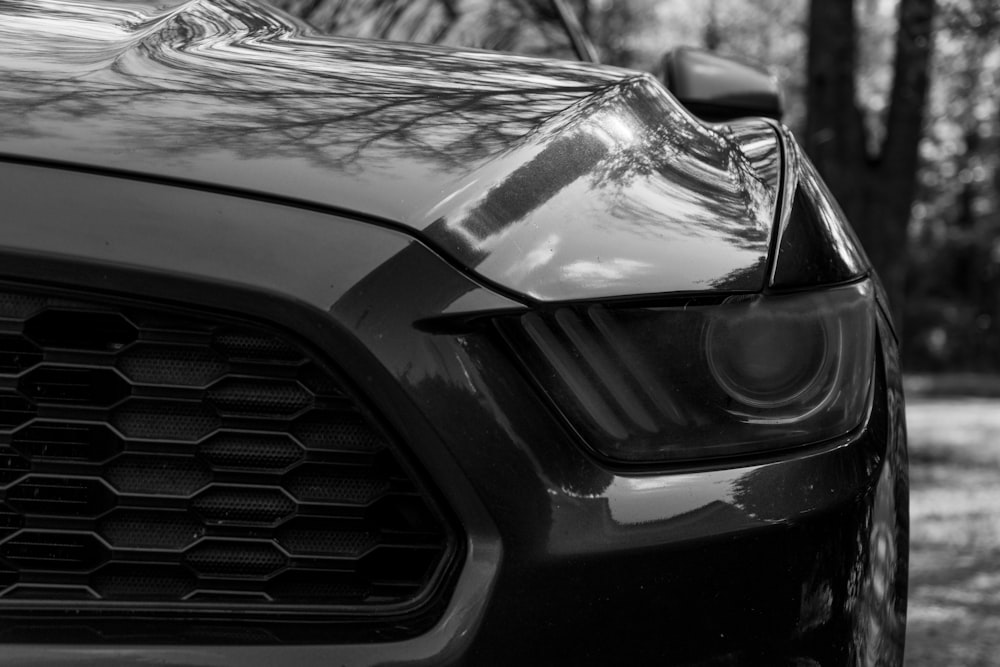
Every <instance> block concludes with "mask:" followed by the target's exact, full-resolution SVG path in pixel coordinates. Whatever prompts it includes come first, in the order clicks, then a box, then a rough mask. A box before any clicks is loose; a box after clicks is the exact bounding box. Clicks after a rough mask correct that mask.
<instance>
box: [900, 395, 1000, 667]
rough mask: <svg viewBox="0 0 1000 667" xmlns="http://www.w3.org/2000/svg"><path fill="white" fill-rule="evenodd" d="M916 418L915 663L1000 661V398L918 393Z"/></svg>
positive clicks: (911, 630)
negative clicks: (929, 395) (942, 396)
mask: <svg viewBox="0 0 1000 667" xmlns="http://www.w3.org/2000/svg"><path fill="white" fill-rule="evenodd" d="M913 393H914V394H919V392H913ZM907 422H908V428H909V435H910V481H911V482H910V483H911V495H910V517H911V535H910V548H911V554H910V606H909V624H908V628H907V646H906V656H907V659H906V665H907V666H908V667H930V666H931V665H933V666H934V667H947V666H950V665H962V666H963V667H965V666H971V665H1000V398H947V397H945V398H929V397H926V396H924V397H921V396H919V395H917V396H914V395H912V394H911V395H909V396H908V400H907Z"/></svg>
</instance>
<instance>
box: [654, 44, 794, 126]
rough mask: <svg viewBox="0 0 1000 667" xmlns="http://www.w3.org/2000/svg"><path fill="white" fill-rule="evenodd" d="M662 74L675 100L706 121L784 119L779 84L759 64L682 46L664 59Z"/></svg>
mask: <svg viewBox="0 0 1000 667" xmlns="http://www.w3.org/2000/svg"><path fill="white" fill-rule="evenodd" d="M660 75H661V77H662V79H663V82H664V83H665V84H666V85H667V88H668V89H669V90H670V92H672V93H673V94H674V97H676V98H677V100H678V101H679V102H680V103H681V104H683V105H684V106H685V107H687V109H688V110H689V111H691V113H693V114H694V115H696V116H698V117H699V118H701V119H703V120H707V121H724V120H732V119H733V118H739V117H741V116H768V117H770V118H775V119H779V120H780V119H781V112H782V108H781V91H780V89H779V88H778V82H777V81H776V80H775V78H774V77H773V76H771V74H769V73H768V72H767V70H765V69H764V68H763V67H760V66H759V65H753V64H750V63H744V62H740V61H738V60H734V59H732V58H726V57H724V56H720V55H717V54H715V53H712V52H711V51H704V50H702V49H694V48H690V47H681V48H678V49H674V50H673V51H670V52H669V53H667V55H666V56H664V58H663V62H662V70H661V72H660Z"/></svg>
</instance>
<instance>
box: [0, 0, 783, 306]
mask: <svg viewBox="0 0 1000 667" xmlns="http://www.w3.org/2000/svg"><path fill="white" fill-rule="evenodd" d="M0 63H2V64H3V68H4V71H3V72H2V73H0V77H2V79H0V153H2V154H3V155H5V156H6V157H7V158H8V159H22V160H23V159H29V160H42V161H53V162H57V163H62V164H69V165H75V166H77V167H81V168H95V169H102V170H112V171H118V172H126V173H129V174H134V175H138V176H142V177H152V178H159V179H170V180H179V181H184V182H188V183H194V184H198V185H200V186H209V187H221V188H226V189H235V190H239V191H242V192H246V193H250V194H252V195H254V196H261V197H273V198H279V199H282V200H285V201H293V202H296V203H298V204H302V205H307V206H312V207H323V208H329V209H332V210H336V211H339V212H341V213H348V214H352V215H355V216H358V217H362V218H364V219H367V220H371V221H373V222H378V223H381V224H388V225H392V226H395V227H397V228H399V227H401V228H405V229H406V230H407V231H408V232H410V233H413V234H415V235H417V236H418V237H419V238H421V239H422V240H423V241H424V242H425V243H427V244H428V245H431V246H432V247H434V248H436V249H437V250H438V251H439V252H440V253H442V254H443V255H445V256H446V257H447V258H449V259H451V260H452V261H453V262H455V263H457V264H460V265H461V266H462V267H463V268H464V269H466V270H471V271H473V272H475V273H476V274H478V276H479V277H480V278H481V279H482V280H483V281H485V282H487V283H492V284H493V285H494V286H495V287H498V288H502V289H503V290H505V291H507V292H508V293H512V294H516V295H519V296H522V297H527V298H530V299H537V300H542V301H555V300H571V299H589V298H598V297H601V298H603V297H624V296H634V295H649V294H662V293H677V292H705V291H720V290H721V291H753V290H758V289H760V288H761V287H762V286H763V283H764V279H765V265H766V262H767V252H768V247H769V239H770V237H771V231H772V228H773V221H774V217H775V207H776V204H775V202H776V199H777V191H778V181H779V178H778V174H779V172H780V164H779V163H780V153H781V151H780V145H779V143H780V140H779V138H778V135H777V133H776V132H775V130H774V128H772V126H770V125H768V124H767V123H766V122H765V121H763V120H760V121H744V122H741V123H736V124H732V125H728V126H712V127H709V126H705V125H703V124H701V123H699V122H698V121H697V120H696V119H694V118H693V117H692V116H690V115H689V114H688V113H687V112H686V111H685V110H684V109H683V108H682V107H680V105H679V104H678V103H677V102H676V101H675V100H674V99H673V98H672V97H671V96H670V95H669V94H668V93H667V92H666V91H665V90H664V89H663V88H662V86H660V84H659V83H657V82H656V81H654V80H653V79H652V78H650V77H648V76H646V75H642V74H637V73H634V72H630V71H626V70H619V69H614V68H607V67H600V66H596V65H591V64H585V63H572V62H564V61H554V60H543V59H536V58H529V57H521V56H516V55H511V54H500V53H493V52H484V51H472V50H456V49H447V48H439V47H429V46H424V45H414V44H399V43H390V42H377V41H368V40H351V39H340V38H330V37H326V36H321V35H318V34H316V33H315V32H313V31H311V30H310V29H309V28H307V27H305V26H302V25H300V24H298V23H297V22H295V21H294V20H293V19H290V18H288V17H287V16H285V15H284V14H282V13H279V12H276V11H274V10H271V9H269V8H267V7H265V6H262V5H258V4H256V3H253V2H247V1H245V0H194V1H193V2H185V3H177V2H173V3H169V2H168V3H159V4H155V3H154V4H142V3H127V2H126V3H113V4H112V3H107V4H102V3H101V2H99V1H97V0H88V1H87V2H85V3H84V2H76V1H72V0H69V1H65V2H63V1H61V0H48V1H47V2H45V3H38V2H37V0H24V1H21V0H13V1H11V0H8V1H6V2H4V3H2V5H0ZM178 215H183V211H178ZM275 224H280V221H275ZM332 224H333V223H332ZM293 259H294V258H290V260H293Z"/></svg>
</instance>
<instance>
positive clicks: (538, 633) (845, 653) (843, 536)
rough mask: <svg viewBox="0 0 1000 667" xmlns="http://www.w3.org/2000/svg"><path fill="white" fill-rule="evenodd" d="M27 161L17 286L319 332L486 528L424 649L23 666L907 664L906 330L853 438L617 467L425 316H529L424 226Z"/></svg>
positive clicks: (406, 644)
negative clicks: (736, 458)
mask: <svg viewBox="0 0 1000 667" xmlns="http://www.w3.org/2000/svg"><path fill="white" fill-rule="evenodd" d="M2 171H3V172H4V173H3V176H5V178H2V179H0V183H4V184H5V186H6V187H4V195H3V196H4V199H5V201H6V202H7V206H8V211H9V213H8V219H9V220H11V221H14V222H15V223H19V224H16V225H12V226H11V229H13V230H15V231H12V232H11V233H9V234H5V235H4V237H3V238H2V239H0V244H2V246H3V248H4V250H3V251H2V259H3V263H2V267H3V269H2V273H3V276H2V277H3V278H6V279H8V280H14V281H18V282H30V283H33V284H37V283H45V284H53V285H60V286H72V287H74V288H77V289H83V290H88V291H94V292H101V293H107V294H113V295H119V296H131V297H142V298H147V299H153V300H157V301H164V302H183V303H185V304H193V305H196V306H198V307H201V308H208V309H215V310H220V311H228V312H236V313H239V314H240V315H242V316H248V317H253V318H258V319H264V320H267V321H270V322H274V323H275V324H277V325H279V326H282V327H285V328H287V329H290V330H293V331H296V332H297V333H299V334H300V335H301V336H302V337H303V338H305V339H307V340H309V341H310V342H312V343H313V344H314V345H315V346H316V347H317V349H320V350H322V352H323V353H324V354H325V355H327V356H328V357H329V358H330V361H332V362H333V363H334V364H336V365H338V366H339V367H340V368H342V369H343V370H344V371H345V373H346V375H348V376H349V377H351V378H353V379H354V382H355V383H356V384H357V388H358V389H359V391H360V392H361V393H362V394H363V395H365V396H366V397H367V398H368V400H369V401H370V402H371V404H372V406H373V407H374V409H375V410H376V411H378V412H379V413H381V414H382V415H384V416H385V418H386V420H387V422H388V427H389V428H390V429H392V430H393V431H394V432H395V433H396V434H397V435H398V436H399V439H400V440H401V441H403V442H405V443H406V444H407V446H408V448H409V450H410V453H411V454H412V456H413V458H414V460H415V461H417V462H418V464H419V466H420V467H421V468H422V469H423V470H424V472H425V474H426V475H427V477H428V478H429V479H430V480H431V481H432V483H433V484H434V485H435V486H436V487H437V488H438V490H439V491H440V493H441V495H442V497H443V499H444V501H445V503H446V504H447V505H448V506H449V507H450V508H451V509H452V510H453V511H454V513H455V514H456V515H457V517H458V520H459V522H460V524H461V525H462V527H463V529H464V531H465V534H466V537H467V545H466V547H467V550H466V560H465V563H464V565H463V567H462V568H461V571H460V572H459V573H458V575H457V578H456V579H455V581H454V588H453V591H452V593H451V596H450V602H449V604H448V606H447V608H446V610H445V611H444V613H443V614H442V615H441V616H440V618H439V620H438V622H437V624H436V625H435V627H434V628H433V629H432V630H430V631H428V632H427V633H425V634H422V635H420V636H418V637H415V638H412V639H407V640H403V641H394V642H383V643H379V642H375V643H364V644H331V643H324V640H323V637H322V636H317V637H316V641H315V643H311V644H308V645H294V646H292V645H256V646H237V645H228V646H206V645H194V644H190V643H187V644H185V643H183V642H184V638H183V637H177V638H176V639H177V640H178V642H179V643H177V644H170V645H168V644H161V643H143V644H140V643H135V644H132V645H125V644H108V643H103V644H93V645H70V644H66V643H58V641H59V637H58V636H54V637H53V638H52V639H53V643H32V644H28V643H12V644H8V645H7V646H5V647H4V649H3V651H4V657H5V659H6V661H7V662H8V663H10V664H47V665H48V664H64V665H87V664H100V665H116V664H119V665H125V664H135V663H140V662H154V663H156V664H165V665H231V664H242V665H245V666H247V667H254V666H256V665H271V664H275V663H279V662H284V663H288V664H296V665H305V666H308V665H321V664H322V665H328V664H352V665H377V664H388V663H392V664H413V665H419V664H433V665H443V664H474V665H487V664H498V665H503V664H531V663H538V664H545V663H550V664H552V663H555V664H558V663H563V662H566V663H576V664H609V663H610V664H643V663H648V662H653V661H656V662H659V663H663V664H723V665H724V664H741V663H752V664H762V663H763V664H784V663H788V664H813V663H815V664H824V665H826V664H868V663H871V662H875V663H884V664H894V663H898V662H900V661H901V655H902V637H903V630H904V625H905V601H906V595H905V591H906V544H907V525H906V516H907V514H906V512H907V510H906V454H905V430H904V425H903V415H902V396H901V389H900V377H899V369H898V367H897V365H896V363H895V359H896V350H895V348H894V343H893V338H892V335H891V333H890V332H889V331H888V327H887V326H886V325H885V323H884V322H883V321H880V327H879V340H880V343H881V354H880V360H881V361H880V364H879V367H878V369H877V373H876V390H875V398H874V402H873V407H872V412H871V415H870V418H869V420H868V423H867V424H866V425H865V427H864V428H863V429H862V430H860V431H859V432H857V433H855V434H852V436H850V437H848V438H844V439H842V440H839V441H836V442H828V443H818V444H817V445H816V446H814V447H811V448H803V449H799V450H795V451H793V452H788V453H785V454H783V455H782V456H781V457H780V458H775V459H772V460H767V459H760V460H749V461H745V462H743V463H740V464H737V465H734V466H733V467H729V468H724V469H719V468H709V469H698V468H697V467H692V466H686V467H681V468H673V469H669V470H666V469H664V470H647V471H641V472H635V471H625V470H612V469H609V468H607V467H606V466H604V465H602V464H600V463H599V462H597V461H596V460H594V459H593V458H592V457H590V456H589V455H588V454H587V453H586V452H585V450H584V449H583V448H582V447H580V446H579V443H577V442H576V441H575V440H574V438H573V436H571V435H570V434H569V433H567V432H566V430H565V429H564V428H563V427H562V425H561V424H560V422H559V421H558V419H556V418H555V417H554V416H553V415H552V414H551V413H550V412H549V411H548V409H547V408H545V407H544V405H543V402H542V401H540V400H539V399H538V396H537V395H536V394H535V389H533V386H532V385H531V383H530V382H528V381H527V380H526V379H525V378H524V377H523V376H522V374H521V373H520V372H519V370H518V369H517V368H516V366H515V364H513V363H512V361H511V360H510V359H509V358H508V357H506V356H505V354H504V353H503V352H502V351H501V350H500V349H499V348H498V347H497V346H496V345H495V344H494V343H493V341H491V340H490V339H489V337H488V335H486V334H477V333H468V332H459V333H445V332H441V331H429V330H427V328H426V327H424V326H423V325H422V323H424V322H426V321H427V320H428V319H431V318H435V317H438V316H440V315H442V314H446V315H456V314H462V313H469V312H475V313H483V312H488V311H490V310H504V309H516V308H519V307H522V306H520V304H518V303H517V302H516V301H513V300H511V299H508V298H506V297H503V296H500V295H498V294H496V293H495V292H492V291H490V290H488V289H486V288H484V287H483V286H482V285H480V284H477V283H475V282H474V281H472V280H471V279H470V278H469V277H468V276H467V274H466V273H465V272H463V271H461V270H459V269H458V268H456V267H454V266H452V265H450V264H448V263H447V262H445V261H444V260H442V259H441V258H440V257H439V256H438V255H436V254H435V253H433V252H432V251H431V250H429V249H428V248H426V247H425V246H423V245H421V244H420V243H419V242H417V241H414V240H412V239H411V238H409V237H408V236H405V235H404V234H402V233H400V232H397V231H394V230H392V229H388V228H386V227H384V226H377V225H372V224H365V223H361V222H357V221H353V220H348V219H343V218H336V217H333V216H330V215H328V214H326V213H319V212H313V211H307V210H304V209H294V208H289V207H286V206H281V205H277V204H274V203H269V202H263V201H256V200H251V199H245V198H236V197H232V196H228V195H219V194H213V193H208V192H204V191H196V190H188V189H178V188H174V187H167V186H163V185H159V184H154V183H139V182H131V181H128V182H126V181H121V180H119V179H115V178H109V177H106V176H96V175H88V174H82V173H75V172H71V171H62V170H51V169H43V168H39V167H28V166H17V165H4V166H3V169H2ZM42 188H44V190H45V195H47V196H42V193H40V192H39V190H40V189H42ZM52 193H56V194H55V195H52ZM84 219H85V220H86V221H87V224H80V222H81V220H84ZM37 221H44V222H43V223H41V224H32V222H37ZM164 230H166V233H165V232H164ZM165 239H166V240H167V241H169V243H170V246H171V252H169V253H167V252H165V251H164V245H163V244H164V241H165ZM810 661H812V662H810Z"/></svg>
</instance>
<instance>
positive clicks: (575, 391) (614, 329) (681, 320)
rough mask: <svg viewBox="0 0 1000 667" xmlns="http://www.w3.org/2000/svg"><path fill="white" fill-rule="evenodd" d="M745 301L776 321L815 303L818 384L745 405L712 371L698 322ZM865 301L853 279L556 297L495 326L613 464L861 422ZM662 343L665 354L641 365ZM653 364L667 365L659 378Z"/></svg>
mask: <svg viewBox="0 0 1000 667" xmlns="http://www.w3.org/2000/svg"><path fill="white" fill-rule="evenodd" d="M750 310H753V311H755V312H756V316H758V317H763V318H764V319H765V320H767V319H768V318H769V317H771V318H772V319H773V321H774V322H779V323H780V322H781V321H782V319H786V320H787V318H789V317H790V316H794V315H796V314H803V313H806V314H807V313H809V312H814V314H815V317H816V318H817V321H820V322H821V323H822V327H823V331H824V333H823V335H824V336H825V338H824V340H823V341H822V343H821V344H820V346H819V347H820V348H822V352H823V355H824V356H825V358H824V359H822V360H821V362H820V363H818V365H817V367H816V371H815V372H814V373H813V374H812V375H811V376H810V377H811V379H808V382H807V385H808V384H809V383H815V382H819V383H820V384H819V386H818V388H817V387H816V386H813V387H809V386H807V387H806V388H805V389H803V390H801V391H797V392H793V394H794V395H791V396H790V397H787V400H780V401H777V402H774V401H772V402H771V404H763V403H758V404H756V405H755V404H754V401H752V400H751V401H744V402H741V401H739V400H738V398H736V397H734V396H732V392H727V391H726V388H725V387H724V386H722V384H723V383H720V382H718V381H717V378H716V377H714V376H713V372H712V370H711V365H710V362H709V359H710V358H711V356H712V353H711V352H710V351H709V349H708V344H707V343H706V341H707V340H709V337H708V336H709V334H708V332H709V331H710V330H711V329H713V327H719V326H723V325H725V324H726V322H727V318H730V319H731V318H735V317H736V316H738V315H741V314H743V315H745V314H746V312H747V311H750ZM875 310H876V307H875V300H874V287H873V285H872V283H871V281H869V280H867V279H861V280H856V281H853V282H850V283H847V284H843V285H835V286H831V287H824V288H822V289H814V290H799V291H792V292H764V293H762V294H758V295H735V296H732V295H731V296H730V297H728V298H723V299H722V300H721V301H720V300H716V301H715V302H714V303H706V302H705V301H701V302H698V301H694V302H693V303H683V302H681V303H678V302H677V301H676V300H673V303H663V304H657V303H655V302H650V301H648V300H644V301H643V302H642V303H639V304H629V303H627V302H626V303H612V304H593V303H581V304H561V305H558V306H555V305H554V306H551V307H548V308H545V309H532V310H531V311H529V312H527V313H524V314H521V315H518V316H508V317H500V318H497V319H495V320H494V324H495V326H496V328H497V330H498V331H499V332H500V334H501V336H502V338H503V340H504V341H505V346H506V347H507V348H508V349H509V350H510V351H511V352H512V353H513V356H514V357H516V358H517V359H518V362H519V364H520V366H521V368H522V369H523V371H524V372H525V373H526V374H527V375H528V376H529V377H530V378H531V380H532V382H533V384H534V385H535V387H536V388H538V390H539V391H540V393H541V395H542V396H543V397H544V398H545V400H546V402H547V403H548V404H549V405H550V406H551V407H552V408H553V410H554V411H555V412H556V413H558V414H559V415H560V416H561V417H562V419H563V421H564V422H565V424H566V425H567V427H568V428H569V429H570V430H571V431H572V432H573V433H574V434H575V435H576V437H577V438H578V439H579V440H580V441H581V442H582V443H583V444H584V445H585V446H586V448H587V449H588V450H589V451H590V452H591V453H592V454H594V455H595V456H596V457H598V458H599V459H601V460H603V461H605V462H607V463H608V464H609V465H615V466H628V467H634V466H650V465H653V466H663V465H674V464H680V465H691V464H716V463H719V462H725V461H731V460H734V459H739V460H745V459H748V458H751V459H752V458H760V457H767V456H771V455H773V454H775V453H778V452H783V451H787V450H791V449H796V448H801V447H807V446H811V445H816V444H821V443H824V442H831V441H834V440H837V439H841V438H843V437H847V436H850V435H851V434H852V433H855V432H857V431H858V430H859V429H860V428H862V427H863V426H864V424H865V423H866V422H867V419H868V415H869V413H870V410H871V404H872V395H873V391H874V384H875V382H874V380H875V378H874V369H875V355H876V354H877V349H876V348H877V335H876V322H875ZM770 312H773V313H774V315H773V317H772V315H771V314H770ZM638 320H646V321H645V322H638ZM657 320H659V321H660V322H661V323H662V325H663V326H662V328H661V330H660V339H661V342H660V347H658V348H657V347H656V346H650V345H649V344H648V342H649V338H650V336H651V335H652V334H651V331H652V329H653V327H651V326H649V323H650V322H655V321H657ZM720 323H722V324H720ZM644 346H645V349H643V347H644ZM664 351H670V353H671V354H672V356H674V357H675V359H673V360H672V361H671V362H670V363H668V364H661V365H660V366H659V367H656V364H655V363H654V364H650V363H649V362H650V359H651V358H654V359H655V358H656V355H657V354H660V355H661V357H660V359H661V360H662V355H663V354H665V353H664ZM663 368H669V370H670V372H671V373H672V374H673V375H672V377H671V383H670V384H669V385H668V386H664V384H663V381H662V380H663V378H664V376H665V373H664V372H663ZM685 373H686V375H684V374H685ZM658 380H659V382H657V381H658Z"/></svg>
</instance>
